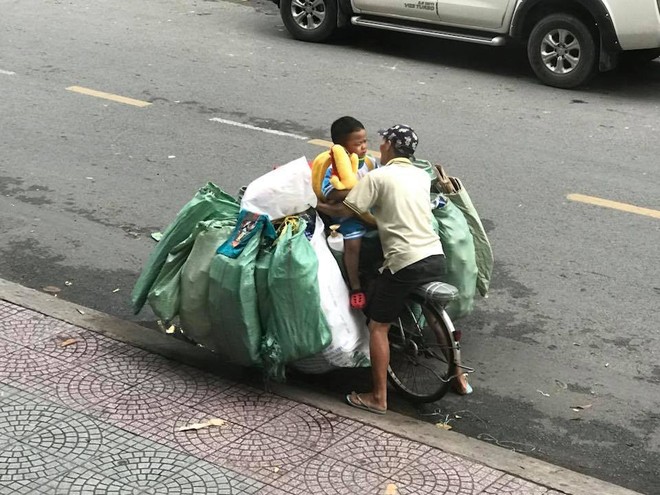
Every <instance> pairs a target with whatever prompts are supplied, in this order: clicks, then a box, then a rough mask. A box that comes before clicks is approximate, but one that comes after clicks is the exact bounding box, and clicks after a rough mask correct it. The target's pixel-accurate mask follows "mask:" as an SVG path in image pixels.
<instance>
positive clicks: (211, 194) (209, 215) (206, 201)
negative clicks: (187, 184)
mask: <svg viewBox="0 0 660 495" xmlns="http://www.w3.org/2000/svg"><path fill="white" fill-rule="evenodd" d="M238 211H239V206H238V202H237V201H236V200H235V199H234V198H232V197H231V196H230V195H229V194H227V193H225V192H224V191H222V190H221V189H220V188H219V187H218V186H216V185H215V184H213V183H212V182H209V183H208V184H206V185H205V186H204V187H202V188H201V189H200V190H199V191H198V192H197V194H195V196H194V197H193V199H191V200H190V201H189V202H188V203H187V204H186V205H185V206H184V207H183V208H182V209H181V211H179V213H178V214H177V216H176V218H175V219H174V221H173V222H172V223H171V224H170V225H169V227H167V229H166V230H165V232H164V233H163V237H162V238H161V240H160V242H159V243H158V244H156V247H155V248H154V250H153V251H152V253H151V255H150V256H149V260H148V261H147V263H146V264H145V266H144V268H143V269H142V273H140V277H139V278H138V280H137V282H135V286H134V287H133V292H132V293H131V303H132V306H133V311H134V312H135V314H137V313H139V312H140V310H141V309H142V307H143V306H144V303H145V302H146V300H147V294H148V293H149V291H150V290H151V287H152V285H153V284H154V281H155V280H156V278H157V277H158V274H159V273H160V271H161V269H162V267H163V264H164V263H165V260H166V258H167V256H168V254H169V253H170V251H171V250H172V249H173V248H174V247H175V246H176V245H177V244H179V243H180V242H182V241H184V240H185V239H187V238H188V236H190V234H192V233H193V230H194V229H195V227H196V226H197V224H198V223H199V222H201V221H203V220H210V219H218V220H222V219H236V217H237V216H238Z"/></svg>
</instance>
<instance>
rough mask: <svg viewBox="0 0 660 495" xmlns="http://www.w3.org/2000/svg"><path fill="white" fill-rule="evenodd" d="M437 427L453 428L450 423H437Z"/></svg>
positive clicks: (442, 428)
mask: <svg viewBox="0 0 660 495" xmlns="http://www.w3.org/2000/svg"><path fill="white" fill-rule="evenodd" d="M435 427H436V428H440V429H441V430H451V425H450V424H449V423H436V424H435Z"/></svg>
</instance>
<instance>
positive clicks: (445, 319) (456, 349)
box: [398, 298, 474, 383]
mask: <svg viewBox="0 0 660 495" xmlns="http://www.w3.org/2000/svg"><path fill="white" fill-rule="evenodd" d="M415 299H416V298H412V300H411V301H407V302H406V304H405V306H406V310H407V311H408V313H409V315H410V316H411V317H412V319H413V321H414V322H415V329H416V331H417V335H416V336H417V337H419V338H421V339H422V341H424V335H423V334H422V331H421V326H420V320H421V317H420V318H418V317H417V316H416V315H415V312H414V311H413V310H412V308H411V303H415V304H419V305H420V307H421V309H422V315H421V316H422V317H424V318H427V316H426V314H424V313H425V311H424V306H425V305H428V306H432V307H433V309H434V310H435V311H436V312H437V314H438V315H439V316H440V318H441V319H442V323H443V324H444V327H445V328H446V329H447V333H448V337H449V339H450V341H449V342H448V345H447V348H450V349H451V352H452V354H453V358H454V363H461V343H460V337H461V334H460V332H459V331H458V330H456V328H455V327H454V323H453V322H452V321H451V318H450V317H449V315H448V314H447V311H445V308H444V306H441V305H439V304H431V303H429V302H426V301H419V300H415ZM431 316H433V315H431ZM398 321H399V325H398V329H399V334H400V337H401V339H402V342H404V344H405V345H409V344H410V345H413V346H415V347H417V344H416V343H415V342H414V341H412V339H411V338H410V337H409V336H407V335H406V332H404V330H403V328H404V325H403V323H402V322H401V318H400V317H399V318H398ZM459 368H460V370H459ZM456 369H457V373H456V374H455V375H452V376H450V377H449V378H448V379H445V378H442V377H439V378H440V380H441V381H443V382H445V383H447V382H449V381H451V380H453V379H454V378H456V377H458V376H459V374H463V373H473V372H474V368H470V367H468V366H463V365H462V364H457V365H456Z"/></svg>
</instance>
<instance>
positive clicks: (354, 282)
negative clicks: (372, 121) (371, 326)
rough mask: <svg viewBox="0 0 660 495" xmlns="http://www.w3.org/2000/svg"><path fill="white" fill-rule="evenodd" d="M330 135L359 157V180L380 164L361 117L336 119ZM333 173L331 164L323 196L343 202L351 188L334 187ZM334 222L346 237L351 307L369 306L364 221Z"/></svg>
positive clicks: (350, 218)
mask: <svg viewBox="0 0 660 495" xmlns="http://www.w3.org/2000/svg"><path fill="white" fill-rule="evenodd" d="M330 135H331V136H332V142H333V143H334V144H339V145H341V146H343V147H344V148H346V151H348V153H349V154H350V153H355V154H356V155H357V156H358V158H359V160H360V163H359V165H358V172H357V175H358V179H360V178H362V177H364V176H365V175H366V174H367V173H368V172H369V171H370V170H371V169H373V168H376V167H377V166H378V162H377V161H376V159H375V158H374V157H372V156H370V155H367V131H366V130H365V128H364V125H362V123H361V122H360V121H359V120H357V119H355V118H353V117H348V116H347V117H341V118H339V119H337V120H335V121H334V122H333V123H332V126H331V127H330ZM331 175H332V167H330V168H328V171H327V172H326V174H325V177H324V178H323V185H322V191H323V195H324V196H325V197H326V199H327V200H328V202H330V203H341V202H342V201H344V199H346V196H347V195H348V193H349V190H348V189H347V190H344V191H337V190H336V189H335V188H334V187H332V184H330V177H331ZM332 222H333V223H334V224H339V226H340V227H339V229H338V230H339V233H341V234H342V235H343V236H344V267H345V268H346V275H347V276H348V283H349V285H350V288H351V297H350V304H351V307H352V308H354V309H364V308H365V306H366V305H367V296H366V294H365V293H364V291H363V290H362V287H361V285H360V275H359V264H360V245H361V242H362V236H364V234H365V233H366V231H367V229H366V227H365V225H364V223H363V222H362V221H360V220H359V219H357V218H355V217H333V218H332Z"/></svg>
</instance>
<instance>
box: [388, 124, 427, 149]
mask: <svg viewBox="0 0 660 495" xmlns="http://www.w3.org/2000/svg"><path fill="white" fill-rule="evenodd" d="M378 134H380V135H381V136H383V137H384V138H385V139H386V140H388V141H389V142H390V143H392V146H394V149H395V150H397V151H398V152H399V153H402V154H404V155H414V154H415V149H416V148H417V142H418V140H417V134H415V131H413V130H412V128H411V127H410V126H407V125H403V124H397V125H393V126H392V127H390V128H389V129H381V130H380V131H378Z"/></svg>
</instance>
